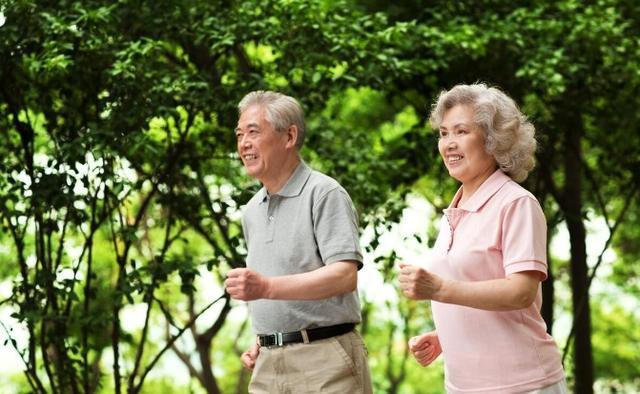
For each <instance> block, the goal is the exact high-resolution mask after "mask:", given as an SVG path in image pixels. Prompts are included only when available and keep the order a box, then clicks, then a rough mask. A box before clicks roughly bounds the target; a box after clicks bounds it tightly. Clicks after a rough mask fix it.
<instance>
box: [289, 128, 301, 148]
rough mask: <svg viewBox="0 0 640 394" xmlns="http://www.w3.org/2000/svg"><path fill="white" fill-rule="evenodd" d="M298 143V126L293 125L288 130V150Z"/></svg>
mask: <svg viewBox="0 0 640 394" xmlns="http://www.w3.org/2000/svg"><path fill="white" fill-rule="evenodd" d="M296 141H298V126H296V125H294V124H292V125H289V127H288V128H287V145H286V146H287V148H293V147H295V146H296Z"/></svg>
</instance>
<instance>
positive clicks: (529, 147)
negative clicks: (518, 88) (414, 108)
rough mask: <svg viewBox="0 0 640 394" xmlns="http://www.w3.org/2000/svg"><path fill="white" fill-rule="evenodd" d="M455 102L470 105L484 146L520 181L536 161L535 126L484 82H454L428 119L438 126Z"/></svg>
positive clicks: (511, 175) (434, 126)
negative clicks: (469, 83) (461, 83)
mask: <svg viewBox="0 0 640 394" xmlns="http://www.w3.org/2000/svg"><path fill="white" fill-rule="evenodd" d="M456 105H468V106H470V107H471V108H473V113H474V122H475V124H477V125H478V126H480V128H481V129H482V130H483V131H484V133H485V141H486V143H485V149H486V151H487V152H488V153H489V154H491V155H492V156H493V157H494V158H495V160H496V162H497V163H498V166H499V167H500V169H501V170H502V171H504V172H505V173H506V174H507V175H509V176H510V177H511V178H512V179H513V180H514V181H516V182H522V181H524V180H525V179H526V178H527V175H528V174H529V171H531V170H532V169H533V167H534V165H535V156H534V154H535V151H536V145H537V143H536V139H535V137H534V134H535V127H534V126H533V124H531V122H529V121H528V120H527V117H526V116H525V115H524V114H523V113H522V112H520V109H519V108H518V105H517V104H516V103H515V101H513V99H511V98H510V97H509V96H507V95H506V94H505V93H504V92H502V91H501V90H499V89H497V88H493V87H488V86H487V85H485V84H483V83H477V84H473V85H456V86H454V87H453V88H451V89H450V90H449V91H446V90H444V91H442V92H441V93H440V96H439V97H438V99H437V100H436V102H435V104H433V107H432V110H431V117H430V118H429V121H430V123H431V127H432V128H433V129H434V130H438V129H440V124H441V123H442V118H443V117H444V114H445V113H446V112H447V111H448V110H450V109H451V108H453V107H455V106H456Z"/></svg>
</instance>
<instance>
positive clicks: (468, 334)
mask: <svg viewBox="0 0 640 394" xmlns="http://www.w3.org/2000/svg"><path fill="white" fill-rule="evenodd" d="M461 191H462V190H461V189H460V190H458V192H457V193H456V196H455V197H454V199H453V202H452V203H451V205H450V206H449V208H447V209H445V210H444V213H445V215H444V216H443V217H442V221H441V222H440V234H439V235H438V239H437V241H436V244H435V246H434V255H433V259H432V260H430V261H429V263H428V266H427V268H428V269H430V270H432V271H433V272H434V273H436V274H438V275H440V276H442V277H444V278H448V279H454V280H458V281H482V280H491V279H499V278H504V277H506V276H507V275H510V274H513V273H514V272H521V271H539V272H540V273H541V274H542V275H541V279H542V280H544V279H546V277H547V259H546V231H547V228H546V222H545V218H544V214H543V212H542V209H541V208H540V204H539V203H538V201H537V200H536V198H535V197H534V196H533V195H532V194H531V193H529V192H528V191H527V190H525V189H524V188H522V187H521V186H520V185H518V184H517V183H516V182H514V181H512V180H511V178H509V177H508V176H507V175H506V174H504V173H503V172H502V171H500V170H497V171H496V172H495V173H493V174H492V175H491V176H490V177H489V178H488V179H487V180H486V181H485V182H484V183H483V184H482V185H481V186H480V188H479V189H478V190H477V191H476V192H475V193H474V194H473V196H471V198H470V199H469V200H467V201H466V202H465V204H464V207H463V208H462V207H460V208H452V207H453V206H455V205H457V202H458V200H459V199H460V197H461V194H462V193H461ZM541 305H542V292H541V288H540V286H539V287H538V294H537V295H536V299H535V301H534V302H533V304H532V305H531V306H529V307H528V308H525V309H519V310H514V311H508V312H492V311H486V310H481V309H474V308H469V307H465V306H460V305H453V304H444V303H440V302H435V301H433V302H432V309H433V317H434V321H435V325H436V330H437V332H438V338H439V339H440V343H441V345H442V352H443V356H444V364H445V382H446V387H447V391H448V392H449V393H522V392H527V391H532V390H535V389H539V388H542V387H545V386H549V385H551V384H553V383H556V382H558V381H559V380H561V379H562V378H563V377H564V371H563V369H562V364H561V359H560V351H559V350H558V347H557V346H556V344H555V342H554V340H553V338H552V337H551V336H550V335H549V334H547V332H546V324H545V323H544V320H543V319H542V316H541V315H540V307H541Z"/></svg>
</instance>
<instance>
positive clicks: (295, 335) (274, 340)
mask: <svg viewBox="0 0 640 394" xmlns="http://www.w3.org/2000/svg"><path fill="white" fill-rule="evenodd" d="M355 326H356V325H355V324H354V323H343V324H336V325H335V326H329V327H318V328H310V329H308V330H302V331H293V332H276V333H275V334H269V335H258V343H259V344H260V346H284V345H288V344H290V343H301V342H307V341H305V338H304V336H305V333H306V336H307V339H308V342H313V341H318V340H320V339H327V338H331V337H335V336H338V335H342V334H346V333H348V332H351V331H352V330H353V328H354V327H355Z"/></svg>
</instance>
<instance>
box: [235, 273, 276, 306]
mask: <svg viewBox="0 0 640 394" xmlns="http://www.w3.org/2000/svg"><path fill="white" fill-rule="evenodd" d="M224 287H225V289H226V290H227V293H229V295H230V296H231V298H233V299H235V300H242V301H252V300H257V299H259V298H267V295H268V294H269V278H267V277H265V276H262V275H260V274H259V273H257V272H255V271H252V270H250V269H248V268H236V269H232V270H231V271H229V272H228V273H227V280H225V281H224Z"/></svg>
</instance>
